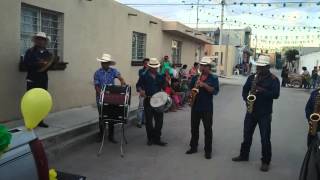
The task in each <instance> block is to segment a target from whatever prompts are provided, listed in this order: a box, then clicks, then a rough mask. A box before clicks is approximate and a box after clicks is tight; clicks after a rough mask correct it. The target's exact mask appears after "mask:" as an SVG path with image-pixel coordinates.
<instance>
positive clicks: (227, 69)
mask: <svg viewBox="0 0 320 180" xmlns="http://www.w3.org/2000/svg"><path fill="white" fill-rule="evenodd" d="M205 51H206V52H208V55H215V52H219V58H218V62H217V73H218V74H221V75H226V76H231V75H232V74H233V68H234V67H235V65H236V64H237V63H238V59H237V58H238V50H237V48H235V47H234V46H226V45H221V46H219V45H206V46H205ZM220 52H222V53H223V57H222V64H221V53H220Z"/></svg>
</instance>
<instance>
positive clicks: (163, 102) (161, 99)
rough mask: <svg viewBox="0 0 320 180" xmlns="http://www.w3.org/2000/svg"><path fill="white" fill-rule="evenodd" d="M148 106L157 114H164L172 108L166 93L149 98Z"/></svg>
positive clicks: (159, 93)
mask: <svg viewBox="0 0 320 180" xmlns="http://www.w3.org/2000/svg"><path fill="white" fill-rule="evenodd" d="M150 105H151V107H152V108H153V109H154V110H156V111H157V112H165V111H168V110H169V108H170V107H171V106H172V100H171V98H170V96H169V95H168V94H167V93H165V92H158V93H156V94H154V95H153V96H152V97H151V99H150Z"/></svg>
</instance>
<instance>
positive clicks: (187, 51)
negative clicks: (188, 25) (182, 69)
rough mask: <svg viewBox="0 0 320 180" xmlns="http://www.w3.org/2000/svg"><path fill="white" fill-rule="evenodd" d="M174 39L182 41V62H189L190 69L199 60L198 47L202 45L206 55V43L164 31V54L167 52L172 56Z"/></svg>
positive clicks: (202, 54)
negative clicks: (197, 57)
mask: <svg viewBox="0 0 320 180" xmlns="http://www.w3.org/2000/svg"><path fill="white" fill-rule="evenodd" d="M172 40H177V41H182V51H181V63H182V64H187V65H188V69H189V68H191V67H192V66H193V63H194V62H195V61H197V59H196V50H197V48H198V47H201V55H200V57H203V56H204V44H198V43H195V42H193V41H192V40H190V39H186V38H184V37H181V36H177V35H173V34H170V33H167V32H165V33H163V42H162V43H163V44H162V47H163V49H162V52H163V55H165V54H167V55H169V56H170V57H171V53H172V49H171V42H172Z"/></svg>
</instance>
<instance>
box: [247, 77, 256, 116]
mask: <svg viewBox="0 0 320 180" xmlns="http://www.w3.org/2000/svg"><path fill="white" fill-rule="evenodd" d="M257 79H258V78H257V74H256V75H255V76H254V79H253V81H252V85H251V90H250V92H249V95H248V96H247V111H248V113H249V114H251V113H252V111H253V105H254V102H255V101H256V99H257V97H256V95H255V94H256V87H257Z"/></svg>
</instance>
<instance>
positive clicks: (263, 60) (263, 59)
mask: <svg viewBox="0 0 320 180" xmlns="http://www.w3.org/2000/svg"><path fill="white" fill-rule="evenodd" d="M269 64H270V57H269V56H265V55H260V56H259V58H258V60H257V61H256V62H255V65H256V66H267V65H269Z"/></svg>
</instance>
